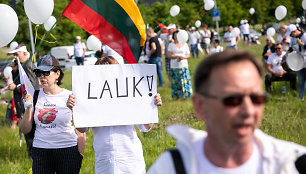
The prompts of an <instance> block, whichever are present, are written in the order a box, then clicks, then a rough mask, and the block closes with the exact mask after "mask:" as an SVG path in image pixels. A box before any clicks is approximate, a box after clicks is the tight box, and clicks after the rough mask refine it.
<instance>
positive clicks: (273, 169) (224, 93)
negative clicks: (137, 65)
mask: <svg viewBox="0 0 306 174" xmlns="http://www.w3.org/2000/svg"><path fill="white" fill-rule="evenodd" d="M241 24H242V25H241V27H240V28H241V32H242V36H243V40H244V41H245V43H246V42H248V41H249V39H250V38H249V24H248V23H247V21H244V23H241ZM165 30H168V32H167V34H166V36H165V37H164V39H161V32H162V31H165ZM185 30H186V31H187V33H188V35H189V43H181V42H180V41H179V38H178V33H179V32H180V30H179V28H178V27H177V26H176V25H175V24H169V25H168V27H167V28H163V29H161V30H160V31H161V32H159V33H155V32H154V29H153V28H148V29H147V41H146V44H145V48H144V55H145V56H146V60H147V63H148V64H156V68H157V75H158V82H159V86H160V87H163V86H164V78H163V75H162V70H163V63H164V64H165V70H166V74H167V76H168V79H169V82H170V84H171V90H172V92H171V96H172V98H173V99H174V100H181V99H183V100H186V99H188V98H191V101H192V104H193V107H194V110H195V113H196V115H197V116H198V118H199V119H201V120H203V121H204V124H205V125H206V132H205V131H201V130H194V129H192V128H189V127H187V126H178V125H176V126H171V127H169V128H168V129H167V131H168V133H169V134H171V135H172V136H173V137H174V138H175V139H177V148H176V149H173V150H169V151H167V152H165V153H163V154H162V155H161V156H160V157H159V158H158V159H157V161H156V162H155V163H154V164H153V165H152V166H151V168H150V169H149V170H148V173H150V174H155V173H164V174H171V173H173V174H174V173H181V172H183V173H190V174H196V173H267V174H268V173H297V170H299V168H298V169H296V167H295V166H294V163H295V162H296V160H297V159H299V157H300V156H302V155H303V154H305V153H306V147H305V146H301V145H298V144H294V143H291V142H287V141H283V140H278V139H276V138H273V137H271V136H269V135H267V134H265V133H263V132H262V131H261V130H259V129H258V127H259V125H260V123H261V119H262V116H263V110H264V105H265V103H266V102H267V100H268V96H267V94H266V93H265V92H264V89H263V88H262V83H263V79H262V77H263V76H265V80H264V82H265V83H264V84H265V90H266V92H268V93H271V84H272V82H273V81H281V80H285V81H290V87H291V88H292V90H297V89H298V94H299V95H298V97H299V99H300V100H303V99H304V90H305V81H306V34H305V33H304V32H303V30H302V29H299V28H298V27H297V26H295V25H292V24H290V25H288V26H287V25H283V26H282V27H281V28H280V34H279V36H278V37H277V42H276V43H275V41H274V39H273V37H267V38H266V43H267V44H266V46H265V47H264V50H263V53H262V56H263V61H262V62H260V61H258V60H257V59H256V58H255V57H254V56H252V55H251V54H249V53H248V52H245V51H240V50H238V43H239V42H240V36H239V35H234V34H233V26H232V25H229V26H228V30H227V32H226V33H225V34H224V42H226V49H223V47H222V46H220V40H219V39H216V38H215V37H214V32H213V31H210V30H208V26H207V25H204V26H203V30H201V31H198V30H197V29H196V28H195V27H189V26H187V27H186V28H185ZM199 48H200V49H203V50H204V51H205V54H206V55H207V57H206V58H205V59H203V60H201V62H200V63H199V64H198V67H197V70H196V72H195V74H194V76H195V78H194V84H195V85H194V88H195V91H193V88H192V83H191V77H190V72H189V67H188V59H190V58H191V56H192V57H193V58H199V57H201V56H200V54H199ZM74 49H75V51H74V54H75V55H76V61H77V64H78V65H83V63H82V62H83V60H84V54H85V51H86V46H85V45H84V43H82V42H81V38H80V37H79V36H77V37H76V43H75V44H74ZM292 51H296V52H298V53H299V54H300V55H301V56H302V57H303V59H304V65H303V68H302V69H301V70H299V71H298V72H294V71H289V70H288V69H284V68H283V67H282V63H283V62H284V60H285V59H286V57H287V56H288V54H290V52H292ZM9 54H12V55H14V57H15V60H16V59H17V57H18V59H19V61H20V63H21V65H22V67H23V69H24V70H25V73H26V74H27V76H28V77H29V79H30V81H31V83H32V85H33V87H34V88H35V93H34V95H33V96H31V95H30V94H26V95H25V93H24V89H22V87H23V86H22V85H20V79H19V77H18V75H19V72H18V71H19V70H18V68H17V62H16V61H14V62H13V63H12V68H13V69H12V78H13V79H17V80H14V82H10V83H9V84H8V85H7V87H6V88H7V89H9V90H11V91H13V96H14V100H13V104H14V106H15V108H16V109H15V110H14V113H15V115H16V117H17V118H18V119H19V120H20V124H19V125H20V130H21V131H22V132H23V133H24V135H25V139H26V144H27V149H28V155H29V157H30V158H32V159H33V165H32V170H33V173H41V174H44V173H79V171H80V168H81V166H82V160H83V154H84V148H85V143H86V132H87V131H88V130H89V128H75V127H74V126H73V111H72V109H73V107H74V106H75V100H76V99H75V97H74V95H72V92H71V91H69V90H67V89H64V88H62V87H60V85H61V84H62V79H63V77H64V73H63V70H62V69H61V67H60V65H59V62H58V60H57V59H55V58H54V57H53V56H52V55H45V56H43V57H42V58H40V60H39V61H38V63H37V67H36V66H35V65H34V64H33V65H30V60H29V53H28V51H27V48H26V46H25V45H22V44H21V45H19V46H18V47H17V48H16V49H15V50H12V51H11V52H9ZM163 54H164V57H165V59H163ZM96 55H97V57H98V58H99V59H98V61H97V62H96V65H100V66H103V65H105V64H124V59H123V58H122V57H121V56H120V55H119V54H118V53H116V52H115V51H114V50H113V49H111V48H110V47H108V46H104V47H103V48H102V49H101V50H100V51H97V54H96ZM203 57H204V56H203ZM163 60H164V62H163ZM296 74H297V75H296ZM296 76H297V77H298V79H297V80H298V88H297V87H296ZM23 100H24V101H25V103H26V108H24V104H23ZM29 101H33V102H29ZM154 103H155V105H157V106H161V105H162V100H161V96H160V95H159V94H156V95H155V98H154ZM99 114H103V113H97V115H99ZM144 114H145V113H144ZM18 119H17V120H18ZM136 126H137V128H138V129H139V130H140V131H142V132H147V131H150V129H151V128H152V126H153V124H143V125H136ZM92 132H93V148H94V151H95V172H96V173H106V174H111V173H114V174H121V173H122V174H123V173H124V174H127V173H130V174H143V173H146V168H145V161H144V158H143V150H142V145H141V142H140V140H139V138H138V137H137V133H136V130H135V127H134V125H123V126H101V127H94V128H92ZM173 161H175V162H174V163H173Z"/></svg>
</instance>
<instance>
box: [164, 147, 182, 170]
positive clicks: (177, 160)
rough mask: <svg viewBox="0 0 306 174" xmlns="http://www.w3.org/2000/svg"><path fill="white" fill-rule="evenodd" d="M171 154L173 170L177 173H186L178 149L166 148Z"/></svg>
mask: <svg viewBox="0 0 306 174" xmlns="http://www.w3.org/2000/svg"><path fill="white" fill-rule="evenodd" d="M168 151H169V152H170V154H171V156H172V159H173V163H174V167H175V171H176V173H177V174H186V171H185V167H184V163H183V159H182V156H181V153H180V151H179V150H178V149H169V150H168Z"/></svg>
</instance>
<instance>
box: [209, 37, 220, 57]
mask: <svg viewBox="0 0 306 174" xmlns="http://www.w3.org/2000/svg"><path fill="white" fill-rule="evenodd" d="M219 44H220V41H219V39H216V40H214V46H213V47H211V48H210V53H209V55H212V54H214V53H219V52H222V51H223V47H221V46H220V45H219Z"/></svg>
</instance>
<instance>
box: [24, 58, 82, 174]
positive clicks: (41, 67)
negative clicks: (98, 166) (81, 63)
mask: <svg viewBox="0 0 306 174" xmlns="http://www.w3.org/2000/svg"><path fill="white" fill-rule="evenodd" d="M37 65H38V66H37V68H36V69H34V73H35V74H36V76H37V77H38V78H39V80H40V83H41V87H42V88H41V89H40V90H39V91H35V94H34V96H35V97H34V99H33V100H34V109H33V103H32V99H31V98H32V97H31V95H30V94H27V95H26V98H25V103H26V105H27V109H26V111H25V114H24V116H23V118H22V120H21V122H20V129H21V130H22V132H23V133H24V134H27V133H29V132H30V131H31V130H32V129H35V128H34V127H32V124H33V121H34V122H35V124H36V130H35V134H34V140H33V148H32V159H33V166H32V170H33V173H34V174H36V173H39V174H45V173H79V171H80V168H81V165H82V159H83V156H82V155H81V153H83V152H84V147H85V143H84V142H83V143H84V144H83V145H84V146H83V147H82V148H81V144H80V143H78V140H77V139H78V136H77V134H76V131H75V129H74V126H73V125H72V121H73V120H72V112H71V110H70V109H69V108H68V107H67V106H66V101H67V100H68V97H69V95H70V94H71V91H68V90H66V89H64V88H61V87H60V86H59V85H61V84H62V82H61V81H62V79H63V77H64V73H63V71H62V70H61V68H60V65H59V63H58V61H57V60H56V59H55V58H54V57H51V56H50V55H46V56H44V57H42V58H41V59H40V60H39V62H38V63H37ZM37 94H38V95H37ZM36 96H37V97H36ZM35 101H36V102H35ZM80 135H82V134H80ZM78 144H79V148H81V149H78ZM80 152H81V153H80Z"/></svg>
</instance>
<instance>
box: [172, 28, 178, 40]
mask: <svg viewBox="0 0 306 174" xmlns="http://www.w3.org/2000/svg"><path fill="white" fill-rule="evenodd" d="M178 32H179V31H178V30H176V31H175V32H173V33H172V39H174V35H175V34H177V33H178Z"/></svg>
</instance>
